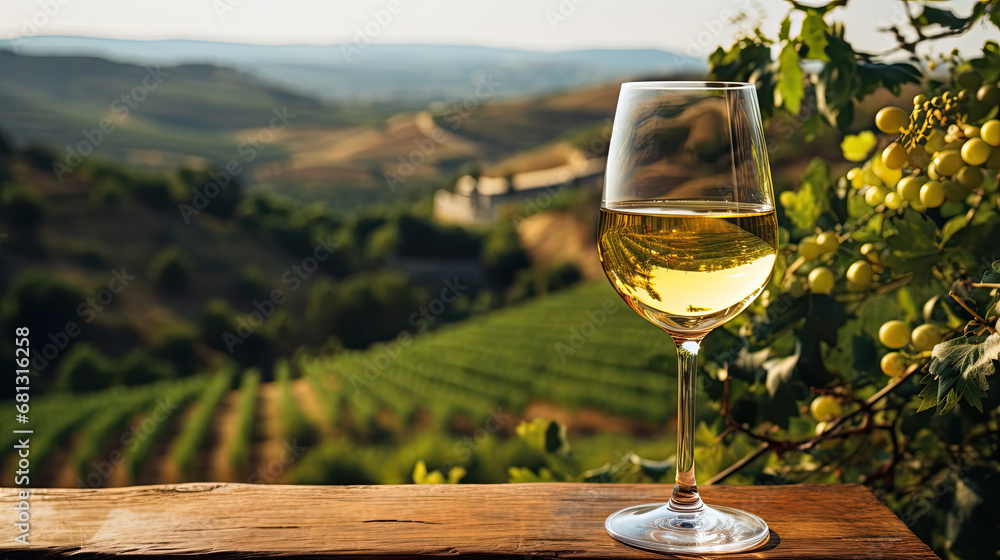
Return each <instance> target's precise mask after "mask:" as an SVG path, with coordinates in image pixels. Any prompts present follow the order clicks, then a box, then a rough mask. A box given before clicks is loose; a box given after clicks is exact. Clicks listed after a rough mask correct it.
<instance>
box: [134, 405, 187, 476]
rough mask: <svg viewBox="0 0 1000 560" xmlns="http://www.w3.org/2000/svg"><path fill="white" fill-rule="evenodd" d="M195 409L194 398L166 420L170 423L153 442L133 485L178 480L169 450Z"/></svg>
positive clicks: (175, 466) (171, 449)
mask: <svg viewBox="0 0 1000 560" xmlns="http://www.w3.org/2000/svg"><path fill="white" fill-rule="evenodd" d="M197 409H198V401H197V400H194V401H192V402H191V403H189V404H187V405H186V406H185V407H184V410H183V411H182V412H181V413H180V414H174V415H173V417H172V418H170V419H169V420H167V421H168V422H170V425H169V426H167V428H166V429H165V430H164V432H163V433H161V434H159V436H158V437H157V438H156V441H155V442H154V443H153V449H151V450H150V452H149V457H146V462H145V464H143V465H142V467H141V468H140V470H139V472H138V473H137V474H136V477H135V481H134V484H135V485H144V484H174V483H177V482H179V481H180V475H179V473H178V472H177V465H176V464H175V463H174V461H173V457H172V455H171V451H173V448H174V443H176V440H177V435H178V434H179V433H180V431H181V426H183V425H185V424H187V422H188V420H189V419H190V418H191V416H192V415H193V414H194V412H195V411H196V410H197Z"/></svg>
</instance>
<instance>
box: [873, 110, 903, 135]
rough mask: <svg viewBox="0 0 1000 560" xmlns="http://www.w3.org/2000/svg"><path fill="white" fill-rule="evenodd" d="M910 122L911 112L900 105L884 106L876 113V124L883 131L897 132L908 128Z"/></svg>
mask: <svg viewBox="0 0 1000 560" xmlns="http://www.w3.org/2000/svg"><path fill="white" fill-rule="evenodd" d="M909 122H910V114H909V113H907V112H906V111H904V110H902V109H900V108H899V107H883V108H882V110H880V111H879V112H878V114H876V115H875V126H876V127H878V129H879V130H881V131H882V132H886V133H890V134H896V133H898V132H899V131H900V129H903V128H906V125H907V124H909Z"/></svg>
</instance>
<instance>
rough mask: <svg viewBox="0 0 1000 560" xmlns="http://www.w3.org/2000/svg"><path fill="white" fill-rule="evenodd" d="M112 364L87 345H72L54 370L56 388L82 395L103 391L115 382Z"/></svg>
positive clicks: (95, 349)
mask: <svg viewBox="0 0 1000 560" xmlns="http://www.w3.org/2000/svg"><path fill="white" fill-rule="evenodd" d="M115 373H116V372H115V366H114V364H113V363H112V362H111V361H110V360H109V359H108V358H107V356H105V355H104V354H102V353H101V351H100V350H98V349H97V348H94V347H93V346H91V345H90V344H89V343H86V342H79V343H77V344H74V345H73V346H72V347H71V348H70V349H69V351H68V352H67V353H66V356H65V357H64V358H63V359H62V361H60V362H59V367H58V369H56V375H55V377H56V387H57V388H58V389H59V390H62V391H70V392H74V393H82V392H86V391H97V390H99V389H105V388H107V387H109V386H111V384H112V383H113V382H114V380H115Z"/></svg>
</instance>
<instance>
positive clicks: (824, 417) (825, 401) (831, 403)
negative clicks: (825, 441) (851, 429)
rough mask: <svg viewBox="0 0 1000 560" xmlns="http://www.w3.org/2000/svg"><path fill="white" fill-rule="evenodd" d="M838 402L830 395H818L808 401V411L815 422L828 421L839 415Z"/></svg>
mask: <svg viewBox="0 0 1000 560" xmlns="http://www.w3.org/2000/svg"><path fill="white" fill-rule="evenodd" d="M842 412H843V409H842V408H841V406H840V403H839V402H838V401H837V399H836V398H834V397H833V396H831V395H820V396H818V397H816V398H815V399H813V402H811V403H809V413H810V414H812V417H813V418H815V419H816V421H817V422H828V421H830V420H833V419H834V418H836V417H838V416H840V415H841V413H842Z"/></svg>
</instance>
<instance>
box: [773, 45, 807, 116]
mask: <svg viewBox="0 0 1000 560" xmlns="http://www.w3.org/2000/svg"><path fill="white" fill-rule="evenodd" d="M778 64H779V67H780V68H781V72H780V74H779V76H778V86H777V87H776V88H775V90H774V104H775V105H779V106H782V107H784V108H785V110H786V111H788V112H789V113H791V114H792V115H798V114H799V109H800V108H801V106H802V97H803V96H804V95H805V90H804V88H803V87H802V68H801V67H800V66H799V53H798V52H796V50H795V45H794V44H792V43H786V44H785V46H784V47H782V49H781V54H779V55H778Z"/></svg>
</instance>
